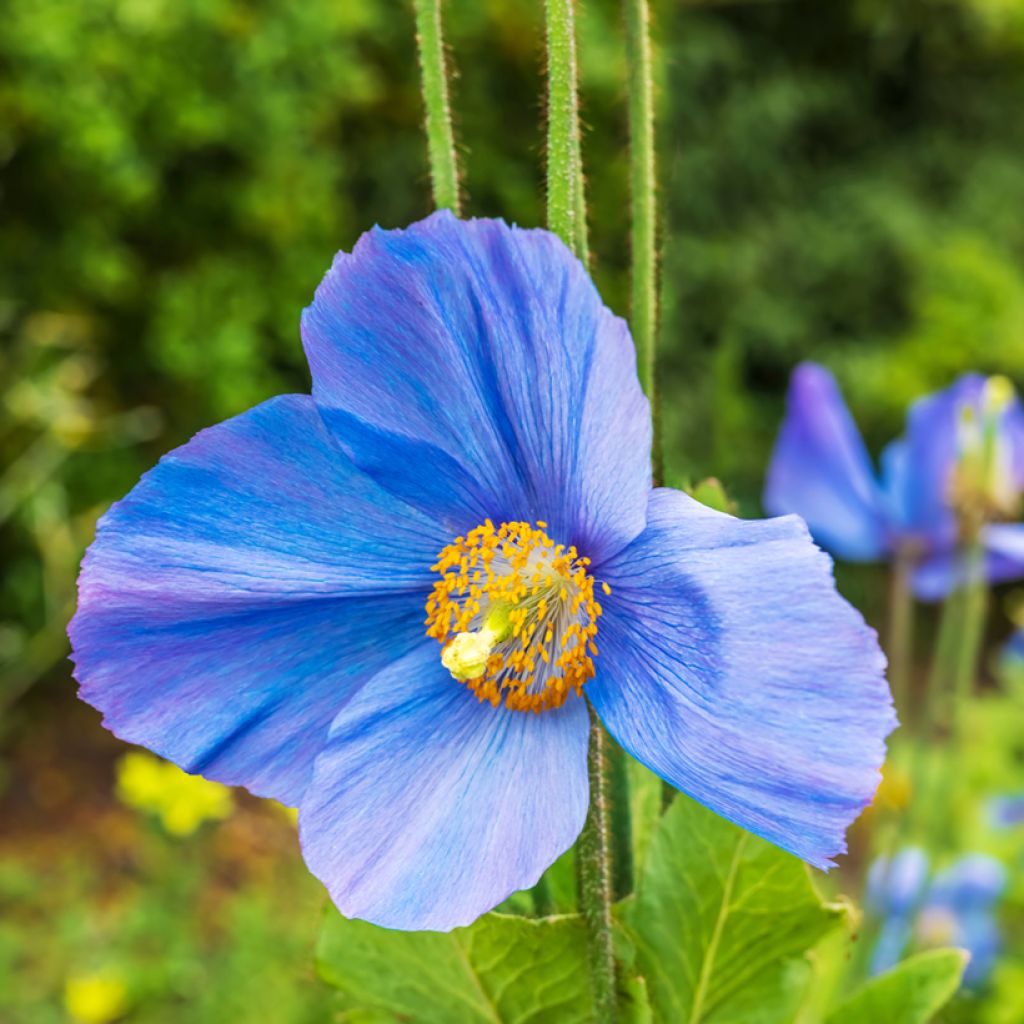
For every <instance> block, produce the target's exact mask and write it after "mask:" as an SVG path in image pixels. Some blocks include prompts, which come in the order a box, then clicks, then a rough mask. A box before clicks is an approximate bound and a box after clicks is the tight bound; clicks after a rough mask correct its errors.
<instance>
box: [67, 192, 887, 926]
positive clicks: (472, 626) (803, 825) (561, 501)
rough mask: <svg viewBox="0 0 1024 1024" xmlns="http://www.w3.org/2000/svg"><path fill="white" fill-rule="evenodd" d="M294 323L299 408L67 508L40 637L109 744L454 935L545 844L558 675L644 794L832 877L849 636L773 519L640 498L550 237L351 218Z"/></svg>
mask: <svg viewBox="0 0 1024 1024" xmlns="http://www.w3.org/2000/svg"><path fill="white" fill-rule="evenodd" d="M302 336H303V341H304V344H305V348H306V353H307V356H308V358H309V363H310V368H311V371H312V378H313V394H312V396H307V395H289V396H284V397H279V398H275V399H271V400H270V401H268V402H265V403H264V404H262V405H260V406H257V407H256V408H254V409H251V410H249V411H248V412H246V413H243V414H242V415H241V416H238V417H236V418H235V419H232V420H229V421H228V422H226V423H222V424H220V425H219V426H216V427H213V428H211V429H209V430H205V431H202V432H201V433H200V434H198V435H197V436H196V437H194V438H193V439H192V440H191V441H190V442H189V443H188V444H186V445H185V446H184V447H182V448H179V449H177V450H176V451H174V452H172V453H171V454H170V455H167V456H166V457H165V458H164V459H163V460H162V461H161V462H160V464H159V465H158V466H157V467H156V468H155V469H153V470H151V471H150V472H149V473H147V474H146V475H145V476H144V477H143V479H142V480H141V481H140V483H139V484H138V485H137V486H136V487H135V489H134V490H133V491H132V492H131V493H130V494H129V495H128V497H127V498H125V499H124V500H123V501H121V502H119V503H118V504H116V505H115V506H114V507H113V508H112V509H111V511H110V512H108V513H107V515H106V516H104V517H103V519H102V520H101V522H100V524H99V528H98V532H97V538H96V541H95V543H94V544H93V546H92V547H91V548H90V550H89V552H88V554H87V556H86V559H85V561H84V563H83V568H82V574H81V578H80V584H79V608H78V613H77V615H76V617H75V619H74V621H73V623H72V625H71V627H70V636H71V639H72V645H73V649H74V655H73V657H74V660H75V662H76V676H77V678H78V680H79V682H80V684H81V691H80V692H81V696H82V697H83V699H85V700H86V701H88V702H89V703H91V704H93V705H94V706H95V707H97V708H99V709H100V710H101V711H103V713H104V715H105V719H104V721H105V724H106V725H107V727H108V728H110V729H111V730H113V731H114V732H116V733H117V735H119V736H121V737H122V738H124V739H126V740H129V741H131V742H133V743H139V744H142V745H144V746H147V747H150V748H151V749H152V750H154V751H156V752H157V753H159V754H160V755H162V756H163V757H165V758H167V759H169V760H171V761H173V762H175V763H176V764H178V765H180V766H182V767H183V768H185V769H186V770H187V771H190V772H194V773H201V774H203V775H206V776H208V777H209V778H211V779H215V780H217V781H220V782H225V783H229V784H234V785H244V786H247V787H248V788H249V789H250V790H252V791H253V792H255V793H257V794H260V795H264V796H269V797H273V798H276V799H277V800H280V801H281V802H282V803H285V804H288V805H292V806H298V807H299V830H300V838H301V843H302V848H303V854H304V856H305V858H306V861H307V863H308V864H309V866H310V868H311V869H312V871H313V872H314V873H315V874H316V875H317V876H318V877H319V878H321V879H322V880H323V881H324V883H325V884H326V886H327V888H328V889H329V891H330V893H331V895H332V897H333V899H334V901H335V902H336V903H337V905H338V907H339V908H340V909H341V911H342V912H343V913H344V914H346V915H348V916H350V917H359V918H364V919H366V920H370V921H373V922H376V923H378V924H381V925H385V926H388V927H392V928H410V929H441V930H444V929H449V928H453V927H455V926H458V925H464V924H467V923H469V922H470V921H472V920H473V919H474V918H475V917H477V916H478V915H479V914H481V913H482V912H484V911H486V910H488V909H489V908H491V907H493V906H495V905H496V904H497V903H499V902H500V901H501V900H503V899H504V898H505V897H506V896H508V895H509V894H510V893H511V892H513V891H515V890H518V889H523V888H526V887H528V886H531V885H533V884H534V883H535V882H536V881H537V879H538V878H539V876H540V875H541V873H542V872H543V871H544V870H545V868H547V867H548V866H549V865H550V864H551V863H552V862H553V861H554V860H555V858H556V857H558V856H559V855H560V854H561V853H562V852H563V851H564V850H566V849H567V848H568V847H569V846H570V845H571V844H572V842H573V841H574V840H575V839H576V837H577V835H578V834H579V831H580V829H581V827H582V825H583V821H584V818H585V816H586V813H587V806H588V790H587V744H588V733H589V714H588V708H587V702H586V701H585V700H584V699H583V696H582V692H583V688H584V686H585V687H586V697H587V698H589V701H590V703H591V704H592V706H593V708H594V710H595V711H596V713H597V714H598V715H599V716H600V717H601V719H602V720H603V722H604V724H605V725H606V726H607V728H608V730H609V731H610V732H611V734H612V735H613V736H614V737H615V739H616V740H617V741H618V742H619V743H620V744H621V745H622V746H623V747H624V748H625V749H626V750H628V751H629V752H630V753H631V754H633V755H634V756H635V757H636V758H638V759H639V760H640V761H642V762H643V763H644V764H646V765H647V766H648V767H650V768H651V769H652V770H653V771H655V772H657V773H658V774H659V775H661V776H662V778H664V779H667V780H668V781H669V782H671V783H672V784H673V785H675V786H677V787H678V788H679V789H682V790H684V791H686V792H687V793H689V794H691V795H692V796H693V797H695V798H696V799H697V800H699V801H701V802H702V803H704V804H706V805H707V806H709V807H711V808H713V809H715V810H716V811H718V812H719V813H720V814H722V815H724V816H726V817H727V818H729V819H731V820H733V821H735V822H738V823H739V824H741V825H743V826H744V827H746V828H748V829H750V830H751V831H753V832H755V833H757V834H758V835H761V836H764V837H766V838H768V839H770V840H771V841H773V842H776V843H778V844H779V845H780V846H783V847H785V848H786V849H788V850H791V851H792V852H794V853H796V854H798V855H799V856H801V857H803V858H804V859H806V860H808V861H810V862H811V863H812V864H815V865H818V866H821V867H826V866H828V865H829V864H831V862H832V858H833V857H834V856H835V855H836V854H837V853H839V852H841V851H842V850H844V849H845V839H844V831H845V829H846V827H847V825H849V823H850V822H851V821H852V820H853V819H854V818H855V817H856V816H857V814H858V813H859V811H860V810H861V809H862V808H863V807H864V806H865V804H866V803H867V802H868V801H869V800H870V798H871V795H872V794H873V792H874V790H875V788H876V785H877V783H878V779H879V774H878V769H879V766H880V765H881V763H882V760H883V757H884V746H885V745H884V737H885V735H886V734H887V733H888V732H889V730H890V729H891V728H892V727H893V725H894V715H893V711H892V706H891V701H890V698H889V694H888V689H887V687H886V684H885V681H884V677H883V669H884V659H883V657H882V654H881V652H880V650H879V648H878V645H877V641H876V639H875V636H874V633H873V632H872V631H871V630H869V629H868V628H867V627H866V626H865V624H864V622H863V620H862V618H861V617H860V615H859V614H858V613H857V612H856V611H855V610H854V609H853V608H851V607H850V606H849V605H848V604H846V602H844V601H843V600H842V599H841V598H840V597H839V596H838V594H837V593H836V591H835V587H834V583H833V580H832V573H831V562H830V560H829V559H828V557H827V556H826V555H824V554H822V553H821V552H820V551H819V550H818V549H817V548H816V547H815V546H814V544H813V543H812V542H811V540H810V537H809V535H808V533H807V530H806V528H805V527H804V525H803V523H802V522H800V520H799V519H798V518H796V517H788V518H785V519H780V520H772V521H759V522H744V521H741V520H738V519H734V518H733V517H731V516H729V515H725V514H722V513H718V512H713V511H711V510H710V509H707V508H705V507H704V506H702V505H700V504H699V503H697V502H695V501H693V500H692V499H690V498H688V497H687V496H686V495H684V494H681V493H679V492H676V491H671V490H667V489H657V490H652V488H651V470H650V444H651V420H650V413H649V409H648V405H647V401H646V399H645V398H644V396H643V393H642V392H641V389H640V385H639V382H638V379H637V375H636V369H635V353H634V349H633V345H632V342H631V340H630V337H629V332H628V330H627V328H626V326H625V324H624V322H623V321H622V320H620V319H619V318H617V317H615V316H613V315H612V314H611V313H610V312H609V311H608V310H607V309H606V308H605V307H604V305H603V304H602V303H601V300H600V298H599V296H598V295H597V292H596V291H595V289H594V286H593V284H592V283H591V281H590V278H589V277H588V276H587V274H586V271H585V270H584V268H583V266H582V265H581V264H580V263H579V261H578V260H576V259H575V258H574V257H573V256H572V255H571V254H570V252H569V251H568V249H567V248H566V247H565V246H564V245H563V244H562V243H561V242H560V241H559V240H558V239H557V238H556V237H555V236H554V235H552V234H549V233H548V232H546V231H537V230H533V231H526V230H520V229H517V228H512V227H509V226H507V225H506V224H505V223H504V222H501V221H492V220H476V221H469V222H462V221H459V220H457V219H456V218H455V217H453V216H452V215H451V214H450V213H446V212H442V213H438V214H435V215H433V216H431V217H430V218H428V219H427V220H425V221H422V222H420V223H418V224H415V225H413V226H412V227H410V228H408V229H407V230H404V231H382V230H380V229H375V230H374V231H372V232H370V233H369V234H368V235H366V236H364V237H363V238H362V239H361V240H360V242H359V243H358V245H357V246H356V247H355V250H354V251H353V252H352V254H351V255H349V254H345V253H342V254H339V255H338V257H337V258H336V260H335V263H334V266H333V267H332V269H331V270H330V271H329V272H328V274H327V276H326V277H325V278H324V280H323V282H322V284H321V285H320V287H319V289H318V290H317V293H316V296H315V299H314V301H313V304H312V306H311V307H310V308H309V309H307V310H306V311H305V314H304V316H303V319H302ZM197 343H199V341H198V340H197ZM822 680H828V685H827V686H824V685H822Z"/></svg>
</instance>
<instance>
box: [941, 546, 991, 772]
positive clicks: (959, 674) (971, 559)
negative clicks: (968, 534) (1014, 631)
mask: <svg viewBox="0 0 1024 1024" xmlns="http://www.w3.org/2000/svg"><path fill="white" fill-rule="evenodd" d="M964 575H965V581H964V585H963V589H962V596H961V601H962V606H963V612H962V616H963V619H962V626H961V631H960V643H959V645H958V647H957V652H956V660H955V662H954V665H953V683H952V693H951V694H950V704H949V716H950V729H951V732H952V735H953V737H954V739H955V740H956V741H957V742H960V741H961V740H962V739H963V722H964V705H965V704H966V703H967V702H968V700H970V697H971V693H972V691H973V690H974V683H975V677H976V675H977V672H978V660H979V657H980V654H981V642H982V638H983V636H984V633H985V619H986V617H987V613H988V587H987V586H986V584H985V551H984V549H983V548H982V546H981V544H980V543H979V542H977V541H975V542H974V543H973V544H971V545H970V547H969V548H968V549H967V551H966V552H965V554H964ZM949 760H950V761H952V759H949Z"/></svg>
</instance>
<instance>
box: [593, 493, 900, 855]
mask: <svg viewBox="0 0 1024 1024" xmlns="http://www.w3.org/2000/svg"><path fill="white" fill-rule="evenodd" d="M597 573H598V575H599V576H600V577H601V578H602V579H605V580H607V581H608V582H609V583H610V584H611V588H612V593H611V595H610V596H608V597H606V598H605V599H603V602H602V603H603V605H604V609H605V614H604V616H603V618H602V619H601V633H600V635H599V636H598V644H599V647H600V652H601V653H600V659H599V663H598V675H597V678H595V679H594V680H592V681H591V682H590V683H589V684H588V686H587V692H588V695H589V697H590V699H591V701H592V702H593V704H594V707H595V709H596V710H597V712H598V714H599V715H600V716H601V719H602V721H603V722H604V723H605V725H606V726H607V727H608V729H609V731H610V732H611V733H612V735H613V736H614V737H615V738H616V739H617V740H618V742H619V743H620V744H621V745H622V746H623V747H625V749H626V750H628V751H629V753H631V754H632V755H633V756H634V757H636V758H637V759H638V760H640V761H642V762H643V763H644V764H646V765H647V767H649V768H650V769H652V770H653V771H654V772H656V773H657V774H658V775H660V776H661V777H662V778H664V779H667V780H668V781H669V782H671V783H672V784H673V785H675V786H676V787H678V788H679V789H681V790H683V791H684V792H686V793H688V794H690V796H692V797H694V798H695V799H697V800H699V801H700V802H701V803H703V804H705V805H706V806H707V807H710V808H711V809H712V810H714V811H716V812H718V813H719V814H721V815H723V816H724V817H726V818H729V819H730V820H731V821H734V822H736V823H737V824H739V825H742V826H743V827H744V828H746V829H749V830H750V831H751V832H754V833H756V834H758V835H760V836H763V837H765V838H766V839H769V840H771V841H772V842H774V843H777V844H778V845H779V846H781V847H783V848H784V849H787V850H790V851H791V852H793V853H796V854H797V855H798V856H800V857H802V858H804V859H805V860H807V861H809V862H810V863H812V864H814V865H816V866H818V867H828V866H830V865H831V863H832V857H834V856H835V855H836V854H837V853H841V852H843V851H844V850H845V848H846V847H845V839H844V832H845V829H846V827H847V826H848V825H849V824H850V823H851V822H852V821H853V819H854V818H856V816H857V815H858V814H859V813H860V811H861V810H862V809H863V808H864V806H865V805H866V804H867V803H868V802H869V801H870V799H871V797H872V795H873V793H874V791H875V789H876V787H877V785H878V781H879V778H880V776H879V768H880V767H881V764H882V761H883V759H884V756H885V742H884V740H885V736H886V735H887V733H889V731H890V730H891V729H892V728H893V727H894V725H895V723H896V720H895V715H894V713H893V709H892V702H891V698H890V696H889V691H888V687H887V685H886V683H885V678H884V669H885V659H884V657H883V656H882V653H881V651H880V650H879V648H878V643H877V640H876V638H875V634H874V632H873V631H872V630H870V629H868V627H867V626H865V624H864V622H863V620H862V619H861V617H860V615H859V614H858V613H857V612H856V611H855V610H854V609H853V608H852V607H850V605H848V604H847V603H846V602H845V601H844V600H843V599H842V598H840V597H839V595H838V594H837V593H836V591H835V587H834V583H833V580H832V573H831V562H830V560H829V558H828V557H827V556H826V555H824V554H823V553H822V552H821V551H819V550H818V549H817V548H816V547H815V546H814V544H813V543H812V542H811V540H810V538H809V536H808V535H807V531H806V529H805V528H804V526H803V524H802V523H801V522H800V521H799V520H798V519H796V518H795V517H787V518H784V519H776V520H763V521H757V522H744V521H742V520H738V519H734V518H732V517H731V516H727V515H722V514H720V513H716V512H712V511H711V510H710V509H707V508H705V507H704V506H702V505H700V504H698V503H697V502H695V501H693V500H692V499H690V498H688V497H686V496H685V495H683V494H680V493H678V492H675V491H669V490H658V491H655V492H654V493H653V496H652V500H651V504H650V509H649V513H648V525H647V529H646V531H645V532H644V533H643V534H642V535H641V536H640V537H639V538H638V539H637V540H636V541H635V542H634V543H633V544H632V545H630V547H629V548H627V549H626V550H625V551H623V552H621V553H620V554H619V555H618V556H616V558H615V559H613V560H612V561H611V562H610V563H608V564H606V565H602V566H600V567H599V568H598V570H597Z"/></svg>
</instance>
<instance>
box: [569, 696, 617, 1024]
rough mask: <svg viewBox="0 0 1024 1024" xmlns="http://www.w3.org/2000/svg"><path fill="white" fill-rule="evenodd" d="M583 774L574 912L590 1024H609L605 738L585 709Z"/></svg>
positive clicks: (611, 968) (612, 1006) (612, 1015)
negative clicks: (582, 943) (586, 975)
mask: <svg viewBox="0 0 1024 1024" xmlns="http://www.w3.org/2000/svg"><path fill="white" fill-rule="evenodd" d="M587 706H588V708H589V710H590V745H589V749H588V752H587V768H588V775H589V779H590V810H589V812H588V814H587V821H586V824H585V825H584V826H583V831H582V832H581V833H580V838H579V841H578V843H577V846H576V875H577V890H578V893H579V909H580V913H581V914H582V915H583V920H584V923H585V925H586V929H587V960H588V966H589V968H590V980H591V985H592V989H593V994H594V1020H595V1021H597V1022H599V1024H613V1022H614V1021H615V1020H616V1018H617V1006H616V995H615V956H614V951H613V946H612V877H611V860H610V857H609V852H608V850H609V836H608V831H609V820H608V782H607V777H608V776H607V764H606V745H607V742H608V741H607V736H606V734H605V731H604V727H603V726H602V725H601V721H600V719H599V718H598V717H597V715H596V714H595V713H594V709H593V708H592V707H590V705H589V703H588V705H587Z"/></svg>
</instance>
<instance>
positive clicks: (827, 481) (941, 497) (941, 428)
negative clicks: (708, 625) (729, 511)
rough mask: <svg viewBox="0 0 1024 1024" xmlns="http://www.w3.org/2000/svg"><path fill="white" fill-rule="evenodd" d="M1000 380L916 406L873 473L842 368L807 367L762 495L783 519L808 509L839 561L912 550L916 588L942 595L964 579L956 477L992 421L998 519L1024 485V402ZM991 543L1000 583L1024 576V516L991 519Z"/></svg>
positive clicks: (956, 387) (989, 493) (962, 386)
mask: <svg viewBox="0 0 1024 1024" xmlns="http://www.w3.org/2000/svg"><path fill="white" fill-rule="evenodd" d="M991 380H992V379H991V378H990V379H989V380H988V381H987V380H986V378H984V377H982V376H980V375H978V374H968V375H966V376H964V377H961V378H960V379H959V380H958V381H956V382H955V383H954V384H952V385H951V386H950V387H948V388H946V389H945V390H944V391H940V392H938V393H937V394H934V395H929V396H927V397H925V398H922V399H919V400H918V401H917V402H915V403H914V404H913V406H911V409H910V412H909V414H908V416H907V428H906V432H905V433H904V435H903V436H902V437H900V438H898V439H897V440H895V441H893V442H892V443H891V444H890V445H889V446H888V447H887V448H886V449H885V451H884V452H883V453H882V458H881V474H877V473H876V472H875V469H874V467H873V466H872V463H871V459H870V457H869V455H868V453H867V449H866V448H865V446H864V442H863V440H862V438H861V436H860V433H859V432H858V430H857V426H856V424H855V423H854V421H853V418H852V417H851V416H850V413H849V411H848V409H847V408H846V404H845V403H844V401H843V398H842V395H841V394H840V392H839V388H838V387H837V386H836V382H835V380H834V379H833V377H832V375H831V374H830V373H829V372H828V371H827V370H826V369H824V368H823V367H821V366H817V365H815V364H813V363H803V364H801V365H800V366H798V367H797V369H796V370H795V371H794V372H793V376H792V379H791V381H790V387H789V394H788V398H787V407H786V417H785V419H784V421H783V424H782V428H781V430H780V432H779V437H778V440H777V442H776V445H775V450H774V453H773V455H772V459H771V463H770V466H769V469H768V475H767V481H766V484H765V491H764V506H765V508H766V509H767V511H768V512H770V513H771V514H773V515H783V514H786V513H790V512H795V513H797V514H798V515H800V516H802V517H803V518H804V519H805V520H806V522H807V525H808V527H809V528H810V530H811V533H812V534H813V536H814V537H815V539H816V540H817V541H818V542H819V543H820V544H821V545H822V546H823V547H825V548H826V549H828V550H829V551H831V552H832V553H833V554H835V555H836V556H838V557H840V558H844V559H847V560H849V561H853V562H870V561H878V560H882V559H888V558H891V557H893V556H894V555H895V554H896V552H897V551H898V550H900V549H903V550H905V551H907V552H908V553H909V554H910V555H911V556H912V558H913V560H914V563H915V567H914V572H913V588H914V591H915V593H916V594H917V595H918V597H920V598H922V599H924V600H936V599H938V598H941V597H943V596H945V595H946V594H947V593H948V592H949V591H950V590H951V589H952V588H953V586H954V585H955V584H956V583H957V582H958V581H959V580H960V579H961V578H962V573H963V567H962V563H961V560H960V559H959V558H958V548H959V544H958V541H959V537H960V534H961V526H962V523H961V517H960V516H959V515H958V509H957V500H958V487H959V489H960V490H961V491H962V490H964V485H965V484H967V483H968V481H964V480H961V479H959V478H958V473H960V472H961V470H962V469H963V467H964V465H965V459H964V456H965V453H967V451H968V450H969V449H970V448H971V447H972V446H974V447H980V445H981V443H982V440H981V432H982V430H983V424H984V423H985V421H986V419H987V418H988V419H991V420H993V421H994V423H993V426H994V431H995V438H994V449H995V450H994V455H993V458H992V459H991V466H990V467H989V469H988V470H987V471H986V479H984V480H979V481H970V482H969V483H970V485H971V487H972V488H973V489H976V490H978V491H979V492H982V500H983V501H984V503H985V504H986V506H987V509H988V511H989V512H991V513H992V516H991V517H990V518H1000V517H1008V516H1013V515H1015V514H1016V511H1017V502H1018V499H1019V496H1020V494H1021V492H1022V491H1024V409H1022V407H1021V405H1020V402H1019V401H1018V400H1017V398H1016V397H1015V396H1012V394H1009V395H1001V396H999V399H998V401H997V402H995V403H993V402H992V400H991V399H990V398H989V396H990V395H991V394H992V393H993V391H999V390H1000V388H999V387H995V388H994V387H993V385H992V384H991V383H990V382H991ZM981 539H982V542H983V544H984V547H985V550H986V566H985V571H986V575H987V578H988V579H989V580H990V581H991V582H1000V581H1005V580H1010V579H1017V578H1019V577H1021V576H1024V524H1021V523H1009V522H996V521H989V522H986V523H985V524H984V525H983V527H982V534H981Z"/></svg>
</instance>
